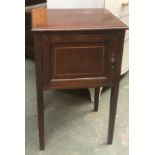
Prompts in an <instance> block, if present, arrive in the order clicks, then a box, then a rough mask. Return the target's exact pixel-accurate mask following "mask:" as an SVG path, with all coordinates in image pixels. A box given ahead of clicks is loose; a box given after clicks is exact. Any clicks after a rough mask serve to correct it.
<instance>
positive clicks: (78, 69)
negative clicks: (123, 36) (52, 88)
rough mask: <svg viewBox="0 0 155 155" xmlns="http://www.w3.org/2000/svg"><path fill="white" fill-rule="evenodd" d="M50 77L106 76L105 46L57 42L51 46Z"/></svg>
mask: <svg viewBox="0 0 155 155" xmlns="http://www.w3.org/2000/svg"><path fill="white" fill-rule="evenodd" d="M51 52H52V55H51V60H52V61H51V62H52V64H51V65H52V74H51V78H52V79H57V78H58V79H60V78H61V79H66V78H83V77H85V78H87V77H94V76H106V68H105V66H106V63H107V62H106V57H107V52H106V46H105V45H100V44H94V45H90V44H83V45H82V44H72V45H71V44H68V45H66V44H58V45H54V46H52V47H51Z"/></svg>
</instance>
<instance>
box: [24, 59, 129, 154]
mask: <svg viewBox="0 0 155 155" xmlns="http://www.w3.org/2000/svg"><path fill="white" fill-rule="evenodd" d="M25 74H26V77H25V79H26V83H25V87H26V90H25V91H26V120H25V121H26V123H25V125H26V133H25V134H26V155H128V103H129V99H128V96H129V94H128V93H129V88H128V81H129V78H128V73H127V74H125V75H124V76H123V77H122V79H121V81H120V91H119V99H118V108H117V116H116V124H115V133H114V140H113V144H112V145H107V144H106V140H107V128H108V114H109V97H110V89H105V90H103V92H102V94H101V98H100V104H99V111H98V112H93V111H92V110H93V103H92V102H90V96H89V92H88V90H87V89H82V90H51V91H46V92H45V93H44V96H45V97H44V100H45V146H46V148H45V150H44V151H39V144H38V141H39V140H38V128H37V103H36V84H35V66H34V62H33V61H31V60H28V59H26V73H25Z"/></svg>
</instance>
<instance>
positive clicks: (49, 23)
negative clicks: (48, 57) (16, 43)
mask: <svg viewBox="0 0 155 155" xmlns="http://www.w3.org/2000/svg"><path fill="white" fill-rule="evenodd" d="M115 29H128V27H127V26H126V25H125V24H124V23H123V22H122V21H120V20H119V19H118V18H117V17H116V16H114V15H113V14H112V13H111V12H109V11H108V10H107V9H46V8H38V9H33V10H32V30H33V31H77V30H115Z"/></svg>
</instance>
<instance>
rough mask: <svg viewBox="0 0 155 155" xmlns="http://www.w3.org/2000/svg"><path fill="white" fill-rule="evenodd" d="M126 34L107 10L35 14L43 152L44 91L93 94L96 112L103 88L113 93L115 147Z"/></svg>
mask: <svg viewBox="0 0 155 155" xmlns="http://www.w3.org/2000/svg"><path fill="white" fill-rule="evenodd" d="M126 29H127V26H126V25H125V24H124V23H122V22H121V21H120V20H119V19H117V18H116V17H115V16H114V15H112V14H111V13H110V12H109V11H108V10H106V9H74V10H73V9H66V10H57V9H56V10H47V9H35V10H33V12H32V30H33V33H34V40H35V57H36V79H37V101H38V127H39V139H40V149H41V150H43V149H44V104H43V91H44V90H48V89H71V88H95V104H94V111H97V110H98V103H99V89H100V87H104V86H106V87H111V88H112V93H111V100H110V117H109V132H108V144H111V143H112V139H113V132H114V123H115V116H116V107H117V98H118V89H119V79H120V71H121V61H122V53H123V43H124V35H125V30H126Z"/></svg>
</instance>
